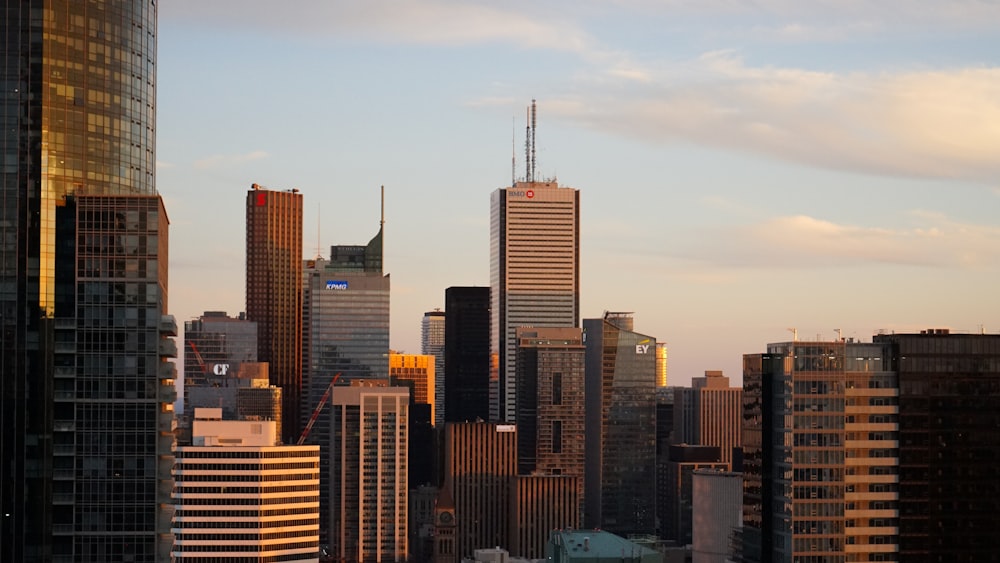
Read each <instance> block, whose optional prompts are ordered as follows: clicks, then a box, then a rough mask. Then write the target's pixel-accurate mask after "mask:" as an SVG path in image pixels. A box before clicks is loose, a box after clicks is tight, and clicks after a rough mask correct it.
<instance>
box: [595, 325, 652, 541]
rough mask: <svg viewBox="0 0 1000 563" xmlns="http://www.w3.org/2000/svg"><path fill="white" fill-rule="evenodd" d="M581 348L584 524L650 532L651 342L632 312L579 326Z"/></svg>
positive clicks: (623, 531)
mask: <svg viewBox="0 0 1000 563" xmlns="http://www.w3.org/2000/svg"><path fill="white" fill-rule="evenodd" d="M583 331H584V342H585V344H586V347H587V348H586V365H587V368H586V462H585V463H586V469H585V471H586V474H585V475H586V477H585V490H586V491H587V494H586V498H585V499H584V526H585V527H587V528H592V527H600V528H602V529H605V530H609V531H612V532H614V533H616V534H654V533H656V487H655V483H656V339H655V338H652V337H650V336H646V335H644V334H639V333H637V332H635V331H633V330H632V314H631V313H605V315H604V318H601V319H586V320H584V321H583Z"/></svg>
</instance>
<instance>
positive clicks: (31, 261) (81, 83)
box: [0, 0, 175, 562]
mask: <svg viewBox="0 0 1000 563" xmlns="http://www.w3.org/2000/svg"><path fill="white" fill-rule="evenodd" d="M43 4H44V5H43ZM3 6H4V7H3V8H0V9H2V11H3V26H4V31H3V33H2V34H0V61H2V63H0V83H3V84H4V96H3V101H0V108H2V111H0V130H2V131H3V133H2V134H0V154H2V155H3V164H2V165H0V178H2V182H0V196H2V197H0V202H2V203H0V395H2V401H3V403H2V408H0V459H3V460H4V461H3V468H2V469H0V514H3V515H10V516H4V524H3V526H0V560H3V561H28V562H33V561H42V560H44V561H51V560H55V561H71V560H76V561H90V560H94V559H100V560H106V559H117V558H120V557H124V556H125V554H126V553H130V554H134V555H135V557H136V560H137V561H152V560H153V558H154V557H156V552H157V541H158V540H157V532H158V521H159V519H160V516H159V515H157V500H156V493H155V492H153V493H152V494H150V495H148V496H147V495H144V496H143V498H136V499H127V500H126V499H122V504H121V505H118V506H115V507H108V508H107V509H106V510H105V509H104V508H102V509H101V510H100V511H99V512H98V513H96V514H94V515H93V516H92V517H91V516H87V518H89V519H88V520H87V521H86V522H84V521H83V518H84V516H85V515H86V507H88V506H89V505H90V503H91V499H92V498H93V497H94V496H95V495H93V494H92V493H91V492H89V491H88V492H84V491H83V490H82V488H78V487H77V486H75V483H76V481H75V479H76V476H77V475H78V470H79V475H81V477H82V474H83V464H84V459H86V460H87V461H86V463H87V464H88V469H87V474H88V477H87V478H88V479H90V480H91V481H89V482H90V483H93V482H94V480H96V479H100V478H101V477H100V476H102V475H106V474H107V473H108V472H109V471H112V472H113V469H112V468H111V466H112V465H117V464H118V463H119V462H121V463H122V464H124V463H126V461H127V463H128V464H129V465H130V466H133V467H134V466H135V464H136V460H137V457H136V454H135V452H134V451H124V445H122V446H118V445H117V444H119V443H122V442H121V440H122V438H123V437H122V435H121V434H119V433H115V434H108V435H107V439H108V440H109V441H110V442H111V443H114V444H115V446H114V448H112V447H110V445H109V449H108V452H107V453H102V454H100V455H93V456H92V455H91V454H92V450H91V449H90V448H92V446H91V445H89V440H90V438H91V437H92V436H94V435H93V434H91V433H90V432H92V431H93V430H94V429H95V427H94V421H93V418H92V417H91V414H92V413H93V412H94V409H95V408H96V407H95V402H96V401H99V400H101V399H100V398H101V397H104V398H105V399H113V398H114V397H115V394H117V393H118V392H119V390H120V392H121V393H122V394H123V395H124V394H125V393H133V392H135V393H139V391H137V389H141V390H142V393H143V396H142V398H141V399H138V398H137V399H136V401H135V402H134V403H132V404H131V405H129V406H127V407H126V406H122V407H119V406H117V405H115V406H109V408H108V409H107V412H106V415H105V417H106V420H107V421H108V422H109V423H110V422H112V421H115V422H117V421H120V420H121V419H122V417H124V416H126V414H125V411H128V412H129V413H131V416H132V418H133V420H132V421H130V424H132V426H131V429H130V432H129V433H128V439H129V440H131V441H133V442H135V443H136V445H137V446H138V447H140V448H147V449H148V451H149V452H150V453H149V454H148V455H144V456H143V457H141V460H142V461H143V463H146V462H149V466H148V468H147V466H145V465H144V466H143V469H141V470H140V473H139V474H140V475H141V476H137V475H136V474H135V473H130V475H129V477H128V479H127V481H128V483H129V485H130V486H134V485H136V484H137V483H140V482H141V485H142V486H147V485H148V486H150V487H152V488H151V490H152V491H156V475H157V467H156V465H157V462H156V460H157V457H156V453H155V452H159V451H161V449H160V441H161V440H160V438H161V437H160V436H159V435H158V424H159V420H158V419H159V416H160V415H159V413H160V411H161V403H166V402H168V399H167V396H168V395H169V394H170V393H172V392H170V391H168V390H167V389H166V387H170V386H168V385H163V387H164V389H161V388H160V387H161V383H163V382H165V381H168V380H172V378H173V374H172V372H169V368H166V367H162V366H160V365H159V364H160V357H159V355H158V353H157V348H158V347H159V346H160V345H159V343H158V341H159V340H160V337H161V334H159V333H157V330H158V328H159V323H160V315H161V314H164V313H166V299H165V294H161V290H165V289H166V281H167V280H166V260H167V258H166V227H167V217H166V214H165V213H161V211H162V207H160V202H159V201H158V199H157V198H156V196H155V194H156V189H155V161H156V158H155V142H154V132H155V97H156V96H155V88H156V73H155V68H156V64H155V63H156V60H155V59H156V47H155V45H156V29H157V28H156V6H155V5H154V4H151V3H149V2H140V1H127V0H111V1H109V2H105V3H103V4H99V5H98V4H93V3H80V2H65V1H57V2H46V3H43V2H40V1H28V0H24V1H21V2H6V3H4V4H3ZM123 52H127V53H128V57H129V64H127V65H125V64H124V63H123V61H122V60H121V59H120V58H119V57H117V56H116V55H115V54H116V53H123ZM99 53H103V54H102V55H99ZM88 54H89V58H88ZM73 194H78V195H80V196H81V197H82V196H86V197H87V198H90V199H89V201H86V202H84V201H83V200H82V199H77V200H75V203H72V202H70V201H68V199H67V197H68V196H72V195H73ZM140 195H142V196H146V197H147V198H148V199H143V198H140V197H136V198H135V199H132V198H129V197H125V196H140ZM101 196H122V197H121V198H109V199H106V200H102V202H103V205H102V207H103V208H104V212H106V213H107V214H108V215H109V216H111V217H116V218H121V219H122V220H123V221H124V220H125V219H126V217H125V215H126V214H128V217H127V218H128V219H130V222H129V227H130V230H129V231H128V232H127V233H126V232H125V231H126V229H125V228H124V227H123V228H121V229H118V228H116V227H115V226H114V225H109V224H102V225H101V226H100V229H99V230H100V236H108V237H111V236H114V237H116V240H115V241H114V243H118V242H121V243H122V246H123V247H124V246H126V245H127V247H128V249H129V250H130V251H137V253H139V252H141V255H139V254H137V256H126V255H125V252H124V250H122V251H121V252H119V250H118V248H117V244H114V243H111V241H108V242H109V244H108V248H107V250H106V252H105V253H104V254H103V256H102V258H104V259H105V260H106V261H105V262H104V264H103V265H102V266H111V267H113V268H114V269H113V270H105V271H103V272H102V273H101V274H100V275H97V274H96V272H95V273H93V274H88V273H87V270H89V271H91V272H93V271H94V270H93V269H92V266H93V264H92V265H91V266H87V265H82V267H81V268H80V271H79V272H78V271H77V264H76V263H75V260H74V256H73V253H74V252H76V251H79V252H81V257H82V255H84V254H88V253H89V252H90V251H89V250H85V249H82V248H81V249H76V248H75V247H77V246H79V247H83V246H84V244H93V243H95V242H96V241H93V240H89V241H88V240H79V239H77V231H76V229H75V224H74V221H75V220H76V219H77V218H78V217H77V216H76V214H75V213H74V212H73V211H72V209H70V208H71V207H72V206H73V205H77V209H78V211H79V212H80V213H91V211H92V209H90V208H92V207H94V206H95V205H97V204H96V199H97V198H100V197H101ZM117 204H123V205H124V207H122V208H120V209H117V208H115V207H114V206H115V205H117ZM138 214H143V216H142V225H141V228H139V227H137V225H136V223H135V222H133V221H131V219H133V218H135V216H136V215H138ZM150 216H151V217H152V219H153V221H154V222H153V224H152V228H150V225H149V224H147V222H146V219H148V218H149V217H150ZM157 222H158V223H159V224H160V226H162V231H161V230H160V229H158V228H157V227H156V225H157ZM93 227H94V225H91V227H88V230H89V231H90V233H91V234H94V233H96V232H97V230H98V229H95V228H93ZM149 234H151V235H152V237H153V240H152V241H150V240H148V239H143V240H142V241H137V240H133V239H132V238H128V239H127V240H124V238H125V237H126V236H127V237H137V236H146V235H149ZM161 234H162V240H159V241H158V239H157V237H158V236H160V235H161ZM81 236H82V233H81ZM117 237H122V239H123V240H120V241H119V240H117ZM160 249H162V250H163V252H164V253H163V255H162V256H160V257H159V258H160V259H162V262H160V263H159V265H155V264H156V260H157V258H158V257H157V253H158V251H159V250H160ZM147 252H148V254H147ZM88 258H89V259H90V260H92V261H93V260H95V259H96V258H95V257H94V256H89V257H88ZM112 259H113V260H112ZM150 261H152V264H150ZM123 264H124V265H123ZM140 265H141V267H142V275H141V276H140V275H139V273H138V271H133V270H130V271H129V272H127V273H126V272H123V271H122V269H123V268H125V267H127V268H130V269H131V268H134V267H137V266H140ZM151 265H152V267H151V268H150V267H149V266H151ZM119 266H120V267H119ZM78 274H79V278H78V277H77V276H78ZM78 280H79V282H80V284H82V285H80V286H78V285H77V281H78ZM126 285H127V286H128V291H131V292H134V293H132V294H131V295H129V296H128V298H127V297H126V295H124V293H125V286H126ZM140 287H141V290H140ZM82 288H86V290H87V291H89V292H91V293H90V294H88V295H82V294H81V295H79V296H78V295H77V290H78V289H82ZM147 289H149V290H150V295H149V296H148V299H150V300H149V301H147V300H146V299H147V295H146V292H147ZM119 290H121V295H119V293H118V292H119ZM99 291H102V292H103V295H104V297H103V299H106V303H104V304H103V305H104V310H103V312H104V314H105V315H107V314H108V311H109V310H110V311H111V314H112V318H111V319H110V323H111V324H110V325H109V327H108V330H107V331H106V332H101V333H100V335H101V336H100V337H101V338H103V337H104V336H105V335H106V336H108V337H109V338H118V337H122V338H125V337H126V335H125V331H124V330H121V329H120V327H118V326H116V325H115V323H116V322H117V319H116V318H115V316H117V315H119V314H120V315H123V316H124V315H127V316H128V317H129V318H128V320H129V321H130V322H131V321H132V320H133V318H132V315H133V314H141V315H142V318H143V322H144V323H145V322H149V323H151V326H145V325H144V326H143V327H142V328H141V330H135V329H134V330H132V336H131V337H128V338H129V341H128V342H127V343H125V342H123V343H122V344H123V345H118V344H117V343H116V344H114V345H111V344H109V345H108V348H109V349H105V350H103V351H101V352H96V351H94V350H93V348H91V347H90V346H91V345H90V343H89V342H90V341H92V340H93V339H95V338H98V336H97V334H98V333H97V332H96V330H95V329H96V328H97V327H96V326H95V324H96V322H97V321H96V320H94V319H93V318H90V319H87V318H84V317H82V316H78V315H77V312H76V311H75V305H76V303H75V300H77V299H79V300H80V303H81V305H82V308H83V309H86V310H87V314H88V315H93V314H96V312H97V311H96V307H92V306H91V305H92V303H91V300H92V299H96V297H95V295H96V294H97V293H98V292H99ZM140 291H141V293H142V301H141V302H135V300H134V298H136V297H138V295H139V293H140ZM84 300H86V305H83V303H84ZM147 314H148V316H146V315H147ZM122 322H125V318H124V317H123V319H122ZM169 325H171V323H170V322H166V323H165V327H166V326H169ZM136 328H137V327H136ZM174 330H175V328H174ZM168 334H169V329H168V332H167V333H164V334H162V336H167V335H168ZM140 337H141V338H142V339H143V340H144V341H143V348H142V351H141V353H140V351H139V350H138V349H137V347H138V344H136V343H133V342H132V339H133V338H134V339H138V338H140ZM146 339H148V341H147V340H146ZM77 342H80V343H81V344H82V346H84V347H86V348H87V349H89V350H91V351H92V352H93V353H92V355H91V356H89V357H88V358H84V357H83V356H82V355H81V354H79V353H78V352H77V351H76V350H75V349H74V348H75V346H76V343H77ZM147 346H148V347H151V348H152V350H149V351H147V349H146V347H147ZM167 347H168V345H164V351H165V352H166V351H167V350H166V348H167ZM111 348H113V349H111ZM99 361H103V362H104V365H103V371H104V377H103V378H102V379H101V381H100V383H98V380H97V377H98V375H97V373H96V367H95V365H96V363H98V362H99ZM126 362H127V363H129V364H130V366H131V365H132V364H133V363H134V366H135V367H134V368H132V367H129V368H128V369H129V375H128V376H127V377H121V378H118V377H114V379H115V381H114V385H111V383H112V379H113V377H112V376H119V375H121V374H122V373H123V372H124V370H126V368H125V366H124V365H123V364H124V363H126ZM77 377H79V378H80V379H79V380H77V379H76V378H77ZM84 385H88V386H93V387H92V388H91V387H88V388H86V390H85V388H84ZM78 395H79V397H80V399H81V400H82V401H83V402H80V403H76V402H75V401H76V398H77V396H78ZM161 396H162V397H163V400H161V399H160V397H161ZM78 416H79V417H80V420H79V426H77V418H78ZM75 428H78V429H79V432H77V431H75V430H74V429H75ZM85 441H88V442H87V444H84V442H85ZM162 451H164V455H165V456H167V457H169V444H166V447H165V449H164V450H162ZM91 463H93V465H92V466H91V465H89V464H91ZM98 465H100V466H101V467H98ZM167 478H168V479H169V476H168V477H167ZM125 481H126V480H124V479H123V480H122V481H121V482H120V483H121V486H116V487H111V488H109V489H108V490H107V492H106V493H105V495H104V498H105V500H107V499H120V498H121V497H120V495H121V494H122V490H121V489H122V487H124V486H125V485H124V482H125ZM88 486H89V485H88ZM78 501H79V504H78ZM119 509H120V510H121V511H122V512H121V513H119V514H118V515H117V516H112V513H116V512H117V511H118V510H119ZM132 510H139V511H141V512H142V513H143V517H142V518H141V519H139V520H135V521H132V522H130V523H129V526H130V527H132V530H131V531H130V534H131V536H132V541H130V542H128V545H127V546H126V545H125V540H124V539H123V535H122V534H121V532H122V531H123V530H122V526H121V525H120V524H118V523H116V518H123V517H124V512H125V511H132ZM104 515H108V516H110V517H109V518H108V519H107V520H106V521H105V522H97V521H96V519H98V518H102V517H103V516H104ZM85 527H86V529H88V530H92V531H85Z"/></svg>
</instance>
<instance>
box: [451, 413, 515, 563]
mask: <svg viewBox="0 0 1000 563" xmlns="http://www.w3.org/2000/svg"><path fill="white" fill-rule="evenodd" d="M444 435H445V471H444V473H445V476H444V486H443V487H442V491H441V497H439V499H443V501H444V502H443V504H444V505H447V504H449V503H450V504H452V505H453V506H454V508H455V510H454V517H455V534H454V537H455V550H454V557H455V559H454V560H455V561H459V560H461V559H462V558H463V557H469V556H470V555H472V552H473V551H474V550H475V549H478V548H481V547H495V546H498V545H499V546H504V545H508V543H509V539H510V532H509V529H510V519H509V510H510V504H509V502H510V500H509V497H510V490H509V489H510V477H511V476H513V475H514V474H515V471H516V469H517V429H516V427H514V425H509V424H496V423H490V422H450V423H447V424H445V433H444ZM439 504H442V501H441V500H439ZM450 556H451V555H450V554H448V557H450Z"/></svg>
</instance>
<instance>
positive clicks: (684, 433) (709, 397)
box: [674, 370, 743, 464]
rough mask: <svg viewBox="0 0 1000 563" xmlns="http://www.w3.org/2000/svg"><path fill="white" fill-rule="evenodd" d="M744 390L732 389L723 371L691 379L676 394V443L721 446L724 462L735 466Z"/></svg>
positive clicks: (739, 388)
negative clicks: (734, 449) (734, 457)
mask: <svg viewBox="0 0 1000 563" xmlns="http://www.w3.org/2000/svg"><path fill="white" fill-rule="evenodd" d="M742 424H743V388H741V387H730V385H729V378H728V377H726V376H725V375H723V374H722V372H721V371H714V370H709V371H706V372H705V376H704V377H694V378H692V379H691V387H689V388H688V387H681V388H678V389H676V390H675V391H674V443H677V444H691V445H698V446H718V447H719V448H720V450H721V452H720V453H721V455H722V461H723V462H725V463H730V464H731V463H732V461H733V448H737V447H740V445H741V444H742V437H741V433H742Z"/></svg>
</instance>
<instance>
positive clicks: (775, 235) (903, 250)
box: [674, 211, 1000, 270]
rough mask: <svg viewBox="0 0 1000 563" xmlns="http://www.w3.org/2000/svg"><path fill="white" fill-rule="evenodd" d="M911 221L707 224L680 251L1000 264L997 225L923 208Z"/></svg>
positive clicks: (711, 258) (789, 260)
mask: <svg viewBox="0 0 1000 563" xmlns="http://www.w3.org/2000/svg"><path fill="white" fill-rule="evenodd" d="M909 216H910V219H911V223H912V225H911V226H910V227H907V228H893V229H890V228H882V227H868V226H861V225H850V224H841V223H834V222H832V221H827V220H824V219H819V218H816V217H810V216H807V215H793V216H782V217H775V218H772V219H769V220H767V221H764V222H761V223H756V224H751V225H743V226H736V227H730V228H725V229H716V230H705V232H703V233H702V236H699V237H692V240H697V242H693V243H691V244H690V245H688V246H677V247H675V251H674V252H675V253H676V255H677V256H679V257H683V258H687V259H695V260H698V261H701V262H703V263H708V264H715V265H717V266H728V267H760V268H774V267H780V268H817V267H819V268H822V267H843V266H851V265H861V264H885V265H907V266H920V267H928V268H951V269H966V270H984V269H991V268H996V266H997V264H998V263H1000V227H995V226H991V225H976V224H968V223H960V222H957V221H954V220H953V219H951V218H949V217H947V216H944V215H941V214H937V213H933V212H926V211H913V212H910V213H909Z"/></svg>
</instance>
